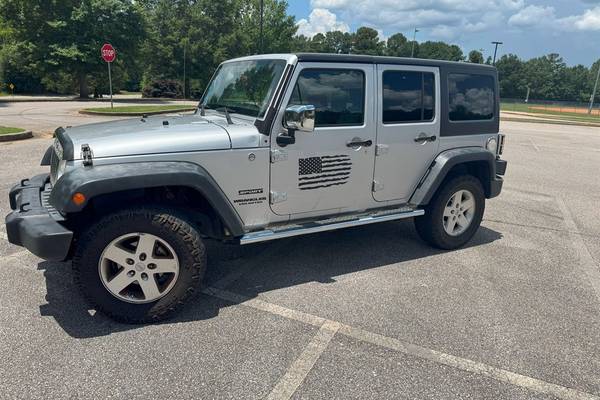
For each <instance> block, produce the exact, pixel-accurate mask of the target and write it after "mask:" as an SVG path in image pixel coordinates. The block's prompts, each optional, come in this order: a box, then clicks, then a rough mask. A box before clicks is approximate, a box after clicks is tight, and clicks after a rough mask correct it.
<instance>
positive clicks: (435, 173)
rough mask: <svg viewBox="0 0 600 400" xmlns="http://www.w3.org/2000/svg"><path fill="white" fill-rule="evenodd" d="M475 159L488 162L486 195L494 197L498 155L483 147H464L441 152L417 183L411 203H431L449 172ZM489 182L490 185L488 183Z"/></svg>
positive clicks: (418, 204)
mask: <svg viewBox="0 0 600 400" xmlns="http://www.w3.org/2000/svg"><path fill="white" fill-rule="evenodd" d="M473 161H484V162H487V163H488V166H489V168H488V171H489V176H488V177H485V178H486V179H489V182H484V188H486V197H488V198H489V197H493V196H492V193H488V192H489V187H490V186H491V184H492V182H494V181H495V180H496V179H497V178H496V156H495V155H494V154H492V153H491V152H490V151H488V150H486V149H484V148H482V147H463V148H457V149H450V150H446V151H443V152H442V153H440V154H439V155H438V156H437V157H436V158H435V160H434V161H433V162H432V163H431V166H430V167H429V169H428V170H427V172H426V173H425V175H424V176H423V178H422V179H421V181H420V182H419V184H418V185H417V189H416V190H415V192H414V193H413V195H412V197H411V198H410V200H409V203H410V204H414V205H417V206H420V205H426V204H429V201H430V200H431V198H432V197H433V195H434V194H435V193H436V192H437V190H438V188H439V187H440V185H441V184H442V182H444V179H446V176H447V175H448V172H450V170H451V169H452V168H453V167H455V166H457V165H459V164H464V163H468V162H473ZM487 183H489V185H487Z"/></svg>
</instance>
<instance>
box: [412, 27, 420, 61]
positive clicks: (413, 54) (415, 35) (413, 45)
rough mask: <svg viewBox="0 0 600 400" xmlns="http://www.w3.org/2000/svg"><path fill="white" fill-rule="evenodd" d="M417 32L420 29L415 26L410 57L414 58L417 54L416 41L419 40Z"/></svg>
mask: <svg viewBox="0 0 600 400" xmlns="http://www.w3.org/2000/svg"><path fill="white" fill-rule="evenodd" d="M417 32H419V30H418V29H417V28H415V32H414V33H413V42H412V49H411V50H410V58H414V56H415V43H416V41H417Z"/></svg>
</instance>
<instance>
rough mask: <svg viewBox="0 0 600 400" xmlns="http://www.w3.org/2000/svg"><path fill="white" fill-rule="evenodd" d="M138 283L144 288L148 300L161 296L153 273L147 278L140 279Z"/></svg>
mask: <svg viewBox="0 0 600 400" xmlns="http://www.w3.org/2000/svg"><path fill="white" fill-rule="evenodd" d="M138 283H139V284H140V287H141V288H142V292H143V293H144V298H145V299H146V300H150V299H155V298H158V297H159V296H160V290H159V289H158V285H157V284H156V280H155V279H154V277H153V276H152V274H151V275H150V276H149V277H148V279H146V280H144V279H138Z"/></svg>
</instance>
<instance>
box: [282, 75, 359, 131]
mask: <svg viewBox="0 0 600 400" xmlns="http://www.w3.org/2000/svg"><path fill="white" fill-rule="evenodd" d="M299 104H310V105H313V106H315V108H316V121H315V126H316V127H326V126H352V125H363V123H364V120H365V74H364V73H363V71H359V70H350V69H322V68H319V69H316V68H315V69H312V68H311V69H304V70H302V71H301V72H300V75H299V76H298V81H297V82H296V86H295V87H294V91H293V92H292V97H291V99H290V105H299Z"/></svg>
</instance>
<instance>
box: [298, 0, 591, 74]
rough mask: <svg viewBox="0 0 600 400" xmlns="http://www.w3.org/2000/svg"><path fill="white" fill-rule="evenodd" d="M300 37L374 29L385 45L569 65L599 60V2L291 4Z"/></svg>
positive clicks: (364, 0)
mask: <svg viewBox="0 0 600 400" xmlns="http://www.w3.org/2000/svg"><path fill="white" fill-rule="evenodd" d="M288 3H289V8H288V12H289V13H290V14H292V15H294V16H295V17H296V21H297V23H298V33H299V34H300V33H301V34H304V35H306V36H313V35H314V34H316V33H318V32H327V31H330V30H341V31H355V30H356V29H357V28H358V27H360V26H369V27H371V28H374V29H376V30H377V31H378V32H379V36H380V38H382V39H385V38H387V37H389V36H391V35H393V34H394V33H396V32H401V33H403V34H404V35H405V36H406V37H408V38H409V39H412V36H413V32H414V30H415V28H417V29H418V30H419V32H418V33H417V41H419V42H421V41H425V40H443V41H445V42H449V43H453V44H457V45H459V46H460V47H461V48H462V49H463V51H464V52H465V54H466V53H468V52H469V51H470V50H473V49H476V50H483V53H484V56H485V57H486V58H487V56H490V55H493V52H494V46H493V45H492V44H491V42H492V41H500V42H503V43H504V44H503V45H501V46H500V47H499V48H498V56H500V55H502V54H506V53H514V54H517V55H518V56H520V57H521V58H523V59H529V58H532V57H539V56H542V55H545V54H549V53H559V54H560V55H561V56H562V57H563V58H564V60H565V62H566V63H567V64H569V65H576V64H583V65H586V66H590V65H591V64H592V63H593V62H594V61H596V60H598V59H600V0H288Z"/></svg>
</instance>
